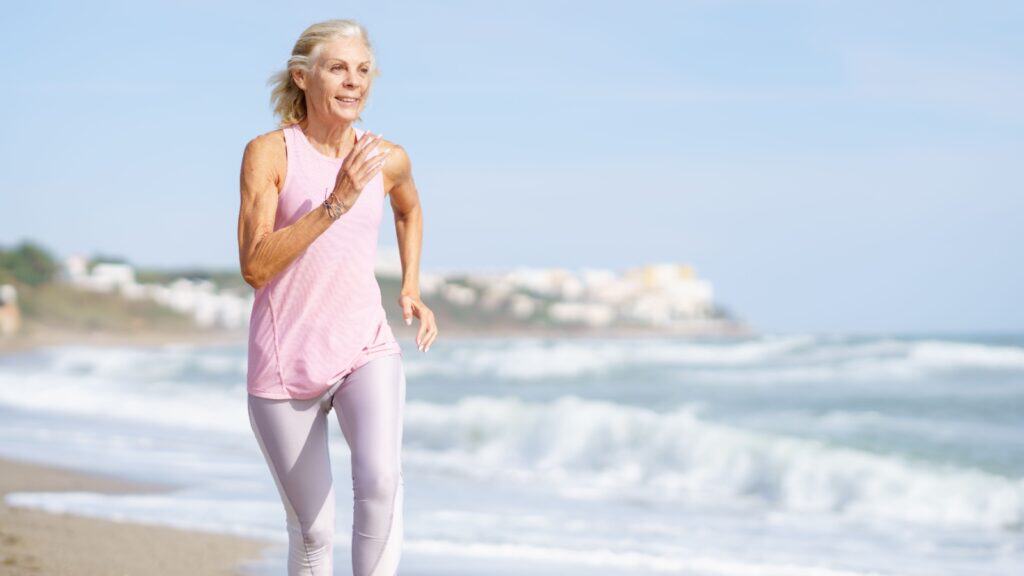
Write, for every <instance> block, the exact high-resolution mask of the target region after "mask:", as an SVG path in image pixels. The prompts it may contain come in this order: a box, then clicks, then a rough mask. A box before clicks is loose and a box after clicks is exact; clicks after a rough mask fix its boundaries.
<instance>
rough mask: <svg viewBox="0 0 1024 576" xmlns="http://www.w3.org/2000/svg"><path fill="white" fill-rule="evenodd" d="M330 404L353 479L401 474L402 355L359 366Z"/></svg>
mask: <svg viewBox="0 0 1024 576" xmlns="http://www.w3.org/2000/svg"><path fill="white" fill-rule="evenodd" d="M332 402H333V406H334V409H335V411H336V412H337V417H338V422H339V424H340V425H341V430H342V433H343V434H344V436H345V441H346V442H348V445H349V449H350V451H351V453H352V476H353V478H354V479H358V478H359V476H360V475H361V474H363V475H372V476H379V475H385V476H386V475H390V474H399V475H400V473H401V451H402V429H403V426H402V421H403V414H404V411H405V368H404V366H403V365H402V356H401V355H398V354H392V355H388V356H383V357H380V358H375V359H373V360H371V361H369V362H367V363H366V364H364V365H362V366H360V367H359V368H357V369H356V370H354V371H353V372H352V373H351V374H349V375H348V376H347V377H346V378H345V382H344V383H343V384H342V386H341V388H339V389H338V391H337V392H336V393H335V394H334V398H333V401H332Z"/></svg>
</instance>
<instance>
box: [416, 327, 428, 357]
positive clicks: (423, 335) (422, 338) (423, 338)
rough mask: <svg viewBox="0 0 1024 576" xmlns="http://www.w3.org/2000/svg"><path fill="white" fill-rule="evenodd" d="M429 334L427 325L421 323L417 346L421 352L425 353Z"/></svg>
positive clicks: (417, 335)
mask: <svg viewBox="0 0 1024 576" xmlns="http://www.w3.org/2000/svg"><path fill="white" fill-rule="evenodd" d="M427 334H428V330H427V326H426V324H424V323H422V322H421V323H420V330H419V333H418V334H416V345H417V346H418V347H419V349H420V351H421V352H422V351H424V346H426V342H427Z"/></svg>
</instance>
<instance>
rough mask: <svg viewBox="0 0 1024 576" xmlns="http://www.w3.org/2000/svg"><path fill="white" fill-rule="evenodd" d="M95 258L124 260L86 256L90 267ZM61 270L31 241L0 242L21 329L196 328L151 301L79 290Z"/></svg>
mask: <svg viewBox="0 0 1024 576" xmlns="http://www.w3.org/2000/svg"><path fill="white" fill-rule="evenodd" d="M100 262H118V263H125V260H124V259H122V258H117V257H111V256H95V257H93V258H90V260H89V269H91V268H92V267H93V266H95V265H96V264H97V263H100ZM60 269H61V265H60V263H59V262H58V260H57V258H55V257H54V256H53V255H52V254H51V253H50V252H49V251H48V250H46V249H45V248H43V247H42V246H40V245H38V244H36V243H34V242H31V241H23V242H21V243H20V244H18V245H17V246H15V247H13V248H6V247H3V246H0V283H10V284H13V285H14V287H15V289H16V290H17V291H18V307H19V308H20V310H21V315H22V320H23V322H24V326H23V331H25V332H32V331H34V330H36V329H45V328H52V329H60V330H68V331H76V332H77V331H82V332H94V331H102V332H122V333H124V332H134V331H142V330H160V331H168V332H179V331H188V330H195V329H196V328H195V323H194V322H193V321H192V318H191V317H190V316H188V315H185V314H182V313H180V312H177V311H175V310H172V309H170V308H167V307H165V306H161V305H160V304H157V303H156V302H152V301H150V300H140V301H135V300H130V299H127V298H125V297H123V296H121V295H120V294H118V293H113V294H107V293H102V292H91V291H87V290H80V289H77V288H75V287H73V286H71V285H68V284H65V283H63V282H59V281H58V274H59V271H60ZM239 278H240V277H239Z"/></svg>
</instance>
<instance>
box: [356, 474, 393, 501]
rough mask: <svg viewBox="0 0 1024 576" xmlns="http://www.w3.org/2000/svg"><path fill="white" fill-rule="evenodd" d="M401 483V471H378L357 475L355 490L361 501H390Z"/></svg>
mask: <svg viewBox="0 0 1024 576" xmlns="http://www.w3.org/2000/svg"><path fill="white" fill-rule="evenodd" d="M401 482H402V475H401V472H400V471H399V470H397V469H395V470H377V471H372V472H366V473H363V474H359V475H357V476H356V478H355V479H354V481H353V489H354V491H355V492H356V495H357V496H358V497H359V498H360V499H368V500H378V501H390V500H391V499H392V498H394V496H395V491H396V490H397V489H398V486H399V484H401Z"/></svg>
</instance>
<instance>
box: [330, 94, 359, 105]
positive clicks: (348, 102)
mask: <svg viewBox="0 0 1024 576" xmlns="http://www.w3.org/2000/svg"><path fill="white" fill-rule="evenodd" d="M334 99H335V100H337V101H338V102H340V103H341V105H342V106H355V105H356V104H359V98H349V97H347V96H345V97H343V96H335V97H334Z"/></svg>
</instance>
